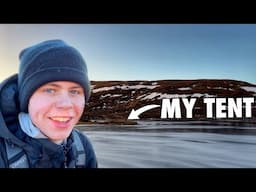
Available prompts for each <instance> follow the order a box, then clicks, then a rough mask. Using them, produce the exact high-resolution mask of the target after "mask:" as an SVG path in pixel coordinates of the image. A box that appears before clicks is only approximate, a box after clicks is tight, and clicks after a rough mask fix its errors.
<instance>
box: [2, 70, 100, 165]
mask: <svg viewBox="0 0 256 192" xmlns="http://www.w3.org/2000/svg"><path fill="white" fill-rule="evenodd" d="M18 114H19V101H18V91H17V74H16V75H13V76H11V77H10V78H8V79H6V80H5V81H3V82H2V83H1V84H0V168H7V167H9V162H8V158H7V153H6V147H5V144H4V143H5V142H8V143H11V144H13V145H16V146H18V147H20V148H21V149H23V151H24V153H25V154H26V156H27V159H28V163H29V167H30V168H64V167H68V168H69V167H70V168H73V167H76V166H75V164H76V160H77V157H78V151H77V148H76V146H75V144H74V140H73V139H74V133H73V132H74V130H73V131H72V133H71V134H70V136H69V137H68V139H67V144H66V145H65V146H61V145H57V144H55V143H53V142H51V141H50V140H48V139H35V138H31V137H30V136H28V135H27V134H25V133H24V132H23V131H22V129H21V128H20V125H19V121H18ZM79 136H80V138H81V141H82V143H83V146H84V149H85V156H86V160H85V164H84V167H85V168H96V167H97V160H96V156H95V152H94V150H93V147H92V145H91V143H90V141H89V139H88V138H87V137H86V136H85V135H84V134H82V133H80V132H79Z"/></svg>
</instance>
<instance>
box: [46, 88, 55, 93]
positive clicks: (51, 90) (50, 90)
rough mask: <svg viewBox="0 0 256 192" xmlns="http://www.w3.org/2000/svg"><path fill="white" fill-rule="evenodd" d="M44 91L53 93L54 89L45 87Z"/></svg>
mask: <svg viewBox="0 0 256 192" xmlns="http://www.w3.org/2000/svg"><path fill="white" fill-rule="evenodd" d="M44 92H46V93H55V90H54V89H51V88H46V89H45V90H44Z"/></svg>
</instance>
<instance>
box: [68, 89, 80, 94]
mask: <svg viewBox="0 0 256 192" xmlns="http://www.w3.org/2000/svg"><path fill="white" fill-rule="evenodd" d="M70 93H71V94H72V95H79V94H80V91H78V90H70Z"/></svg>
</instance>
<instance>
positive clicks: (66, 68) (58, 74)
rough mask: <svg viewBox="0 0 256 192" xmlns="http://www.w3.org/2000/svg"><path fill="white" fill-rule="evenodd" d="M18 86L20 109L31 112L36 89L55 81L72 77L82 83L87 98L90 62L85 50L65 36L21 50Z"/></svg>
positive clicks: (67, 79) (86, 98) (72, 79)
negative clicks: (64, 37) (81, 49)
mask: <svg viewBox="0 0 256 192" xmlns="http://www.w3.org/2000/svg"><path fill="white" fill-rule="evenodd" d="M19 59H20V66H19V74H18V89H19V101H20V110H21V111H22V112H28V102H29V99H30V97H31V96H32V94H33V93H34V91H36V89H37V88H39V87H40V86H42V85H44V84H46V83H48V82H51V81H72V82H75V83H78V84H79V85H81V86H82V87H83V89H84V93H85V101H88V99H89V97H90V81H89V79H88V75H87V66H86V63H85V61H84V59H83V57H82V56H81V54H80V53H79V52H78V50H76V49H75V48H74V47H71V46H69V45H68V44H67V43H65V42H64V41H62V40H58V39H56V40H48V41H44V42H41V43H38V44H36V45H33V46H31V47H28V48H26V49H24V50H22V51H21V52H20V55H19Z"/></svg>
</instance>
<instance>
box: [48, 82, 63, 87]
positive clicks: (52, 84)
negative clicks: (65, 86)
mask: <svg viewBox="0 0 256 192" xmlns="http://www.w3.org/2000/svg"><path fill="white" fill-rule="evenodd" d="M45 86H53V87H61V86H60V85H58V84H55V83H48V84H46V85H45Z"/></svg>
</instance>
